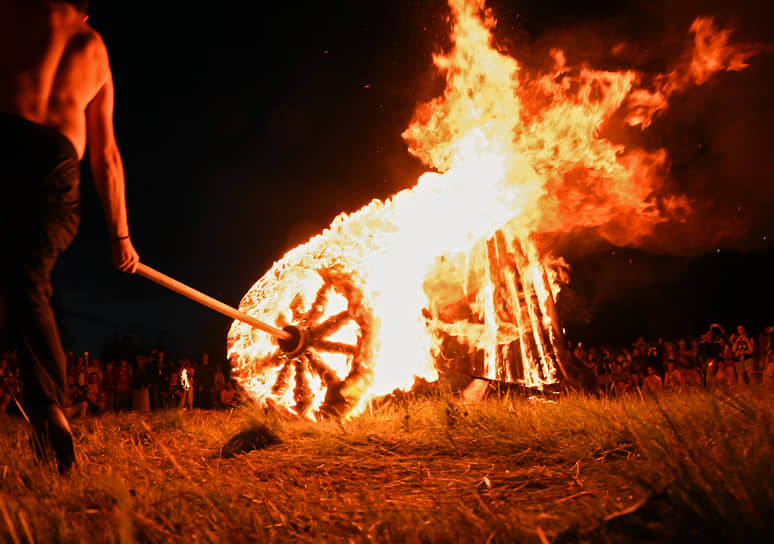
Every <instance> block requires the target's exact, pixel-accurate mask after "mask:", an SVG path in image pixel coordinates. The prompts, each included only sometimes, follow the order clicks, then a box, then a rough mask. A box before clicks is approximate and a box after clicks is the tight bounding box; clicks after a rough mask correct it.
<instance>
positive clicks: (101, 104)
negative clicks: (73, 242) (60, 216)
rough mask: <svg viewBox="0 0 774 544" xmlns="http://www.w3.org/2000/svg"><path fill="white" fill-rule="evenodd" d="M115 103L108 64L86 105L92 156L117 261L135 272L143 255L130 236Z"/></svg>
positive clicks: (124, 267)
mask: <svg viewBox="0 0 774 544" xmlns="http://www.w3.org/2000/svg"><path fill="white" fill-rule="evenodd" d="M106 62H107V61H106ZM113 103H114V90H113V77H112V74H111V73H110V68H109V67H107V74H106V78H105V82H104V83H103V85H102V87H101V88H100V89H99V92H97V94H96V96H94V98H93V99H92V100H91V102H90V103H89V105H88V107H87V108H86V131H87V142H88V147H89V159H90V162H91V171H92V174H93V176H94V183H95V185H96V188H97V193H98V194H99V198H100V200H101V201H102V207H103V208H104V211H105V222H106V223H107V228H108V235H109V236H110V244H111V253H112V260H113V265H114V266H115V267H116V268H118V269H119V270H121V271H124V272H134V271H135V269H136V268H137V263H138V262H139V261H140V257H139V256H138V255H137V251H135V249H134V246H133V245H132V240H131V238H129V223H128V221H127V217H126V193H125V183H124V166H123V163H122V161H121V153H120V152H119V150H118V144H117V143H116V138H115V133H114V130H113Z"/></svg>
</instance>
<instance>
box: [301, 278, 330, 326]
mask: <svg viewBox="0 0 774 544" xmlns="http://www.w3.org/2000/svg"><path fill="white" fill-rule="evenodd" d="M323 281H324V283H323V284H322V287H320V288H319V289H318V290H317V293H316V294H315V297H314V301H312V306H311V307H310V308H309V311H308V312H306V313H305V314H303V315H302V316H301V318H302V319H305V320H306V321H310V322H315V321H317V320H318V319H319V318H320V316H321V315H322V314H323V313H324V312H325V303H326V302H328V291H330V289H331V285H330V283H329V282H328V281H326V280H325V278H323Z"/></svg>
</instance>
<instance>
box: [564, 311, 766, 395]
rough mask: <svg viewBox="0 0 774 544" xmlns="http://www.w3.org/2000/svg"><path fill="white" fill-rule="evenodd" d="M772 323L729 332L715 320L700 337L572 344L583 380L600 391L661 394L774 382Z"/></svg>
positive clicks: (591, 387) (739, 328) (589, 386)
mask: <svg viewBox="0 0 774 544" xmlns="http://www.w3.org/2000/svg"><path fill="white" fill-rule="evenodd" d="M773 334H774V326H768V327H766V328H765V329H764V330H763V331H762V332H761V333H759V334H757V335H754V334H751V333H750V332H748V331H747V329H746V328H745V327H744V326H743V325H738V326H737V327H736V328H735V329H733V330H732V331H729V332H727V331H726V330H725V329H724V328H723V327H722V326H721V325H720V324H719V323H712V324H711V325H710V327H709V328H708V330H707V331H705V332H704V333H703V334H701V335H699V336H698V337H688V338H680V339H678V340H677V341H666V340H664V339H661V338H660V339H658V340H656V341H651V342H648V341H646V340H645V338H638V339H637V340H636V341H635V342H634V343H633V344H632V345H631V346H627V347H613V346H593V347H586V346H584V345H583V344H582V343H581V342H578V343H577V344H575V345H574V346H573V349H572V353H573V356H574V358H575V362H576V366H577V364H581V365H583V369H584V372H582V373H581V374H583V377H582V378H581V379H583V380H584V385H585V386H586V388H587V389H592V390H595V391H597V392H599V393H608V394H626V393H630V392H632V391H645V392H650V393H658V392H660V391H669V390H672V391H674V390H679V391H682V390H686V389H691V388H694V389H695V388H700V387H704V388H716V387H725V388H730V387H739V386H744V385H750V384H764V385H769V386H772V385H774V355H773V354H772V350H773V349H774V346H773V345H772V340H773V337H772V335H773Z"/></svg>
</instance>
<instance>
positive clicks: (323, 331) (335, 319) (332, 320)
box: [309, 310, 350, 338]
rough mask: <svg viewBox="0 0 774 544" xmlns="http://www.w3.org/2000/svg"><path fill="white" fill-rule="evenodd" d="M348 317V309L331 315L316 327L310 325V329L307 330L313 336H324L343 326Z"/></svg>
mask: <svg viewBox="0 0 774 544" xmlns="http://www.w3.org/2000/svg"><path fill="white" fill-rule="evenodd" d="M349 319H350V316H349V310H344V311H343V312H339V313H337V314H336V315H332V316H331V317H329V318H328V319H326V320H325V321H323V322H322V323H320V324H319V325H317V326H316V327H312V330H311V331H309V332H311V333H312V336H313V337H314V338H326V337H328V336H330V335H331V334H333V333H334V332H336V331H337V330H339V329H340V328H341V327H343V326H344V324H345V323H346V322H347V321H349Z"/></svg>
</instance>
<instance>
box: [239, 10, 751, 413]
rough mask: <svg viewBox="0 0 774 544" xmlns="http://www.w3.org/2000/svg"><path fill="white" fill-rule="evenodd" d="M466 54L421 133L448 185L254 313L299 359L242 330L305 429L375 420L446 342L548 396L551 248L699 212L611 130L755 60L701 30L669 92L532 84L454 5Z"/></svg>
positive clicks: (271, 391) (325, 251) (640, 230)
mask: <svg viewBox="0 0 774 544" xmlns="http://www.w3.org/2000/svg"><path fill="white" fill-rule="evenodd" d="M449 6H450V8H451V17H452V21H453V27H452V34H451V39H452V43H453V46H452V47H451V49H450V50H449V51H448V52H446V53H443V54H438V55H436V56H435V57H434V61H435V64H436V66H437V67H438V69H439V70H440V72H441V73H442V74H443V75H444V76H445V79H446V88H445V91H444V93H443V95H442V96H440V97H438V98H435V99H433V100H431V101H430V102H428V103H426V104H423V105H421V106H420V107H419V108H417V110H416V113H415V116H414V119H413V120H412V122H411V125H410V126H409V127H408V129H406V131H405V132H404V134H403V136H404V139H405V141H406V142H407V143H408V146H409V151H410V152H411V153H412V154H414V155H415V156H417V157H418V158H419V159H421V160H422V161H423V162H424V163H425V164H426V165H428V166H429V167H431V168H432V169H433V170H434V171H432V172H427V173H425V174H424V175H422V176H421V177H420V178H419V180H418V181H417V184H416V186H415V187H414V188H412V189H410V190H406V191H402V192H400V193H398V194H396V195H395V196H393V197H391V198H390V199H388V200H387V201H385V202H381V201H373V202H372V203H371V204H369V205H368V206H366V207H364V208H363V209H361V210H359V211H358V212H356V213H353V214H341V215H340V216H338V217H337V218H336V219H335V220H334V221H333V223H332V225H331V226H330V228H328V229H327V230H325V231H324V232H323V233H322V234H320V235H318V236H315V237H314V238H312V239H311V240H310V241H309V242H307V243H306V244H303V245H301V246H298V247H296V248H295V249H293V250H291V251H290V252H288V253H287V254H286V255H285V256H284V257H283V258H282V259H281V260H279V261H278V262H277V263H275V265H274V266H273V267H272V268H271V270H269V272H268V273H267V274H266V275H265V276H263V278H261V279H260V280H259V281H258V282H257V283H256V284H255V285H254V286H253V287H252V288H251V289H250V291H249V292H248V293H247V295H245V297H244V299H243V300H242V303H241V306H240V309H242V310H243V311H245V312H247V313H249V314H251V315H253V316H255V317H256V318H258V319H260V320H263V321H266V322H271V323H276V324H277V325H278V326H279V327H284V326H286V325H289V324H292V325H295V326H298V327H301V328H302V329H303V330H305V331H308V335H309V338H308V342H307V344H305V345H304V347H303V349H302V350H300V351H299V352H292V353H288V352H287V351H283V349H280V347H278V345H277V344H276V343H275V342H274V341H273V340H272V339H271V338H269V337H267V336H266V335H265V334H264V333H262V332H260V331H254V330H252V329H251V328H250V326H249V325H246V324H243V323H238V322H237V323H234V324H233V326H232V327H231V330H230V332H229V337H228V341H229V357H230V359H231V361H232V365H233V367H234V371H235V375H236V376H237V378H238V379H239V380H240V382H241V384H242V385H243V386H244V387H245V389H246V390H247V391H248V392H249V393H250V394H251V396H253V397H254V398H256V399H257V400H260V401H264V402H272V403H275V404H279V405H282V406H285V407H287V408H290V409H292V410H294V411H295V412H297V413H299V414H303V415H312V414H316V413H319V412H323V413H325V412H327V413H335V414H337V415H345V414H348V413H349V414H353V413H357V412H358V411H359V410H361V409H362V407H363V406H364V402H365V400H366V399H367V398H368V396H369V395H380V394H385V393H388V392H390V391H392V390H393V389H394V388H406V387H408V386H410V385H411V384H412V383H413V381H414V379H415V377H422V378H426V379H435V378H436V358H437V357H438V355H439V353H440V351H441V350H442V343H443V342H444V341H445V340H448V339H449V338H453V339H454V341H455V342H456V343H457V345H462V346H467V349H469V350H470V352H471V353H474V352H479V353H480V352H483V354H484V364H483V367H482V368H481V370H480V372H478V373H477V375H483V376H485V377H491V378H497V379H505V380H508V381H518V382H521V383H524V384H525V385H527V386H532V387H540V386H542V385H544V384H548V383H552V382H554V381H556V379H557V377H558V375H559V371H561V361H560V355H559V352H560V350H559V345H558V344H559V342H560V340H561V333H560V332H559V327H558V324H557V323H556V321H555V312H554V311H553V301H554V298H555V295H556V291H555V289H556V283H555V282H554V281H552V278H553V271H552V269H551V267H549V266H547V265H546V264H545V263H547V262H548V260H550V259H552V258H553V257H551V256H549V255H541V254H539V252H538V250H537V248H536V247H535V244H534V235H535V234H538V233H542V232H570V231H573V230H576V229H579V228H585V227H597V228H599V229H600V232H603V233H605V235H606V236H608V237H609V238H610V239H611V240H613V241H615V242H616V243H620V244H625V243H633V242H636V241H637V240H639V239H641V238H642V237H643V236H645V235H647V234H648V233H649V232H651V231H652V229H653V227H654V225H657V224H658V223H660V222H662V221H664V220H665V219H666V218H668V217H670V216H674V215H679V214H683V213H686V210H688V209H689V208H690V203H689V202H688V201H687V199H685V198H684V197H682V196H680V195H669V194H665V193H664V190H663V189H664V187H663V181H664V177H665V175H666V173H667V171H668V166H669V161H668V157H667V154H666V152H665V151H664V150H661V149H659V150H644V149H634V148H627V147H626V146H624V145H623V144H620V143H615V142H613V141H611V140H608V139H606V138H604V137H602V136H601V135H600V134H601V132H602V129H603V127H604V126H605V124H606V123H609V122H611V120H612V119H613V118H614V116H615V115H620V114H621V113H624V114H625V119H626V122H627V123H629V124H631V125H638V126H640V127H642V128H643V129H645V128H647V126H648V125H649V124H650V123H651V122H652V120H653V119H654V118H655V117H656V116H658V115H659V114H660V112H662V111H664V110H665V108H666V107H667V100H668V99H669V97H670V96H671V95H672V94H674V93H676V92H678V91H679V90H680V89H681V88H682V87H685V86H687V85H691V84H701V83H703V82H704V81H706V79H707V78H708V77H709V75H710V73H711V72H713V71H718V70H738V69H741V68H743V67H744V65H745V64H744V63H745V61H746V60H747V58H749V56H750V55H751V54H752V51H751V50H749V49H740V48H734V47H733V46H731V45H730V44H729V43H728V35H729V34H728V31H726V30H721V31H718V30H716V29H715V27H714V25H713V23H712V21H711V20H710V19H706V18H700V19H697V20H696V22H695V23H694V24H693V26H692V27H691V29H690V31H691V32H692V33H694V35H695V48H694V51H693V53H691V54H690V58H691V60H690V61H689V62H687V63H686V62H683V63H678V64H676V65H675V66H676V67H675V69H674V70H673V71H672V72H670V73H668V74H664V75H661V76H658V77H656V78H655V79H653V80H650V79H647V78H645V77H644V75H643V74H639V73H637V72H635V71H632V70H628V71H621V72H613V71H603V70H595V69H593V68H591V67H588V66H580V67H573V66H569V65H568V64H567V62H566V60H565V55H564V53H563V52H562V51H560V50H554V51H552V57H553V69H552V71H551V72H550V73H545V74H537V75H530V74H528V73H526V72H525V71H524V70H523V69H522V67H521V66H520V65H519V63H518V61H517V60H516V59H515V58H512V57H511V56H508V55H506V54H504V53H503V52H501V51H499V50H498V49H497V48H495V47H494V46H493V43H492V41H493V40H492V29H493V28H494V26H495V24H496V21H495V19H494V16H493V14H492V13H491V12H490V11H488V10H486V9H485V6H484V2H483V0H450V1H449Z"/></svg>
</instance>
